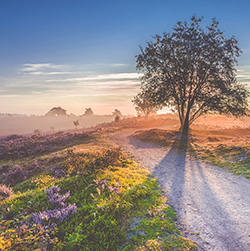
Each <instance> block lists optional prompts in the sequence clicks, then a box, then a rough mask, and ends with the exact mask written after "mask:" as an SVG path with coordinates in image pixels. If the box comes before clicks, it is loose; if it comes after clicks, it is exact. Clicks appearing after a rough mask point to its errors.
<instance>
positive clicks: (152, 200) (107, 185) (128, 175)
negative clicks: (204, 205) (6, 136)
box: [0, 135, 195, 251]
mask: <svg viewBox="0 0 250 251" xmlns="http://www.w3.org/2000/svg"><path fill="white" fill-rule="evenodd" d="M85 136H86V135H85ZM55 137H57V136H55ZM95 137H96V136H95ZM66 138H67V136H66ZM97 138H98V137H97ZM37 140H38V141H39V138H37ZM77 142H78V141H77ZM87 142H88V140H86V142H85V147H83V146H82V147H80V146H79V145H77V147H75V148H68V149H67V150H66V151H59V152H54V153H53V154H52V155H48V156H46V157H42V155H38V156H37V155H36V154H37V153H36V154H35V155H33V156H31V157H32V158H31V159H32V160H31V161H30V163H29V164H25V161H28V159H27V158H24V159H17V160H16V161H14V162H13V165H11V164H8V166H7V167H3V166H5V165H6V164H5V163H3V165H2V167H3V169H4V172H3V173H2V176H3V177H4V178H6V177H8V180H9V182H7V181H6V180H4V178H3V181H5V182H6V183H8V184H9V186H6V185H4V186H5V188H8V189H9V190H10V191H11V193H10V195H9V196H8V197H6V198H4V199H3V200H1V201H0V227H1V234H0V249H3V250H97V251H98V250H110V251H111V250H112V251H113V250H174V249H175V250H194V249H195V245H194V244H192V243H191V242H190V241H189V240H187V239H185V238H183V237H182V236H181V235H180V233H181V232H180V230H179V226H178V225H177V223H176V215H175V212H174V210H173V209H172V208H171V206H170V205H169V204H168V203H167V201H166V199H165V197H164V196H163V194H162V190H161V189H160V188H159V185H158V182H157V180H156V179H154V178H153V177H152V176H150V175H149V173H148V172H146V171H145V170H143V169H142V168H141V167H140V166H139V165H138V163H136V162H135V161H133V160H132V158H131V156H129V155H127V154H126V153H124V152H123V151H122V150H121V149H120V148H114V147H108V148H107V147H106V146H105V147H104V146H103V145H104V144H99V146H98V149H97V148H95V147H93V146H92V145H90V144H88V143H87ZM81 143H82V144H84V139H82V142H81ZM48 144H50V142H49V141H48ZM97 144H98V142H97ZM35 158H37V159H35ZM17 161H18V162H17ZM19 161H21V162H20V163H19ZM6 163H7V162H6ZM8 163H9V162H8ZM17 163H19V164H17ZM33 169H34V170H36V171H33ZM17 174H19V175H17ZM12 176H13V177H12ZM11 178H12V179H11Z"/></svg>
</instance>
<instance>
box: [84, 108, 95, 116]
mask: <svg viewBox="0 0 250 251" xmlns="http://www.w3.org/2000/svg"><path fill="white" fill-rule="evenodd" d="M93 114H94V113H93V111H92V109H91V108H86V109H85V113H84V115H87V116H88V115H93Z"/></svg>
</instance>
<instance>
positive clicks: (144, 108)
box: [132, 92, 160, 117]
mask: <svg viewBox="0 0 250 251" xmlns="http://www.w3.org/2000/svg"><path fill="white" fill-rule="evenodd" d="M150 98H151V95H148V94H147V92H142V93H139V94H138V95H137V96H135V97H134V98H133V99H132V102H133V103H134V105H135V110H136V111H137V114H138V115H142V114H143V115H144V116H146V117H147V116H148V115H149V114H150V113H155V112H156V111H157V110H159V108H160V107H159V106H157V105H154V102H153V101H152V100H151V99H150Z"/></svg>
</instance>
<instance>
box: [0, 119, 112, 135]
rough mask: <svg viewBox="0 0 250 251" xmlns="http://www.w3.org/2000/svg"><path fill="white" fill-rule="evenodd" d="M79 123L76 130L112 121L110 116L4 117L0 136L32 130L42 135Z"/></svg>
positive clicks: (30, 131)
mask: <svg viewBox="0 0 250 251" xmlns="http://www.w3.org/2000/svg"><path fill="white" fill-rule="evenodd" d="M77 120H78V121H79V126H77V128H78V129H81V128H86V127H91V126H95V125H97V124H100V123H103V122H111V121H113V120H114V116H112V115H103V116H101V115H100V116H97V115H93V116H30V117H28V116H26V117H25V116H22V117H20V116H6V117H0V136H6V135H9V134H30V133H33V132H34V130H40V131H41V132H42V133H45V132H46V133H47V132H58V131H61V130H69V129H72V130H73V129H75V126H74V123H73V122H74V121H77Z"/></svg>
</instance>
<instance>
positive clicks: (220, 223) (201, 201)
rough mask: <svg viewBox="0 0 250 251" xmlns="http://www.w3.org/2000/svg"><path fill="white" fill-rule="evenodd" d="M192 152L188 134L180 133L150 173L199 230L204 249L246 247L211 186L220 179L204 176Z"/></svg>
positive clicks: (183, 217)
mask: <svg viewBox="0 0 250 251" xmlns="http://www.w3.org/2000/svg"><path fill="white" fill-rule="evenodd" d="M190 152H192V156H191V157H190ZM194 154H195V151H194V149H192V146H191V144H190V142H189V140H188V138H186V137H185V136H184V137H180V138H179V139H176V140H175V141H174V142H173V144H172V146H171V147H170V150H169V151H168V153H167V154H166V156H165V157H164V158H163V159H162V160H161V161H160V162H159V164H158V165H157V166H156V167H155V168H154V170H153V172H152V173H153V174H154V175H155V176H156V178H158V180H159V183H160V185H161V187H162V189H164V190H166V193H167V197H168V199H169V201H170V203H171V204H173V207H174V209H175V210H176V212H177V215H178V216H179V217H180V218H181V221H183V222H185V223H186V224H190V228H191V229H190V230H192V231H195V232H200V233H201V238H203V239H204V240H202V241H201V240H200V242H201V243H200V244H201V245H202V246H203V247H204V248H205V250H227V251H236V250H237V251H243V250H244V251H245V250H248V249H246V247H243V246H242V244H241V243H240V241H239V240H240V237H239V233H237V232H236V230H235V227H236V226H237V222H234V221H233V220H232V218H231V217H230V215H229V213H228V211H226V210H225V204H224V202H225V201H224V202H223V200H222V198H220V194H218V193H216V192H215V191H214V189H213V188H212V187H213V186H220V184H219V180H218V179H217V180H215V181H214V182H216V184H214V183H213V181H211V179H210V180H208V179H207V177H206V174H205V173H204V169H205V168H204V166H203V165H201V162H200V161H199V160H198V159H197V158H196V157H195V156H194ZM197 187H198V189H197ZM222 189H224V188H222ZM192 217H194V219H192ZM190 219H191V220H190ZM197 219H199V220H197ZM189 220H190V221H191V222H189ZM197 223H198V224H200V226H197V225H196V224H197Z"/></svg>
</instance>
